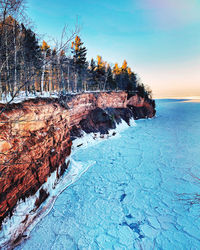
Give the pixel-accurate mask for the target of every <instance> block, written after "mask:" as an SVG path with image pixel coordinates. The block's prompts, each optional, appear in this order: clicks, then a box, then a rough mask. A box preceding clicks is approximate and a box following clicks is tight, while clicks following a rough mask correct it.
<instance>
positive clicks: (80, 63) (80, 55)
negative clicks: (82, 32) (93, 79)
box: [71, 36, 87, 91]
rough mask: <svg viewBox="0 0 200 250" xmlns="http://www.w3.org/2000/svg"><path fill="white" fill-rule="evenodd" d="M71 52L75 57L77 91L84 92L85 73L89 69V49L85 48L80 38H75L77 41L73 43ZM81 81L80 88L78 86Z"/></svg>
mask: <svg viewBox="0 0 200 250" xmlns="http://www.w3.org/2000/svg"><path fill="white" fill-rule="evenodd" d="M71 52H72V55H73V64H74V72H75V77H74V78H75V91H80V90H82V80H83V78H84V71H85V69H86V68H87V63H86V55H87V49H86V47H85V46H83V42H82V41H81V39H80V37H79V36H76V37H75V41H74V42H72V46H71ZM78 81H79V83H80V84H79V86H78Z"/></svg>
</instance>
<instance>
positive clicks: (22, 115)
mask: <svg viewBox="0 0 200 250" xmlns="http://www.w3.org/2000/svg"><path fill="white" fill-rule="evenodd" d="M68 124H69V111H68V110H67V109H65V108H63V107H61V106H60V104H59V103H58V102H56V101H55V100H54V101H52V100H48V99H47V100H42V99H40V100H32V101H27V102H24V103H23V104H20V105H19V104H13V105H12V106H10V107H9V110H7V111H5V112H4V113H2V114H1V123H0V131H1V132H0V152H1V154H0V190H1V196H0V218H1V219H0V221H2V220H3V219H4V218H5V217H6V216H7V215H12V211H13V208H14V207H15V205H16V204H17V201H18V200H19V199H22V200H25V199H26V198H27V197H29V196H30V195H33V194H35V193H36V191H37V190H38V189H39V187H40V186H41V185H42V184H43V183H44V182H46V180H47V178H48V177H49V175H50V174H51V173H52V172H54V171H55V170H57V169H58V167H59V166H61V165H63V164H64V163H65V158H66V157H67V156H68V155H69V154H70V150H71V145H72V142H71V140H70V133H69V128H68Z"/></svg>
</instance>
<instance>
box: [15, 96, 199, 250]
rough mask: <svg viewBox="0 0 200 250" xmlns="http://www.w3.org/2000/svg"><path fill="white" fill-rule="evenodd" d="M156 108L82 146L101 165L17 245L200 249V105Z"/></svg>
mask: <svg viewBox="0 0 200 250" xmlns="http://www.w3.org/2000/svg"><path fill="white" fill-rule="evenodd" d="M157 109H158V112H157V117H156V118H154V119H151V120H141V121H137V122H136V123H137V126H136V127H130V128H128V129H127V130H125V131H124V132H122V133H121V136H120V137H117V138H116V139H115V140H104V141H102V142H101V143H98V144H96V145H93V146H91V147H87V148H84V147H83V148H80V149H79V150H78V151H77V152H75V153H74V154H73V159H74V160H75V161H81V162H87V161H89V160H90V161H91V160H92V161H95V162H96V163H95V164H94V165H93V166H92V167H90V168H89V169H88V170H87V172H85V174H84V175H83V176H82V177H81V178H80V179H78V181H76V182H75V183H74V184H72V185H71V186H69V187H68V188H67V189H65V190H64V192H63V193H62V194H61V195H60V196H59V197H58V199H57V200H56V202H55V204H54V207H53V209H52V210H51V212H50V213H49V214H48V215H47V216H46V217H45V218H44V219H43V220H41V221H40V222H39V223H38V224H37V226H36V227H35V228H34V230H33V231H32V233H31V235H30V239H29V240H27V241H26V242H24V243H23V244H22V245H21V246H19V247H18V248H17V249H23V250H26V249H27V250H28V249H34V250H36V249H45V250H46V249H56V250H58V249H70V250H71V249H92V250H93V249H120V250H121V249H145V250H148V249H169V250H173V249H199V246H200V217H199V215H200V206H199V204H194V205H192V202H193V201H194V200H195V197H198V196H195V194H199V193H200V181H199V180H198V177H200V154H199V152H200V129H199V128H200V104H198V103H184V102H180V101H173V102H171V101H169V102H168V101H162V100H161V101H158V107H157ZM195 177H197V178H195Z"/></svg>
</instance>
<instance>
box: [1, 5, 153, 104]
mask: <svg viewBox="0 0 200 250" xmlns="http://www.w3.org/2000/svg"><path fill="white" fill-rule="evenodd" d="M12 1H13V0H3V2H4V3H9V2H10V3H11V2H12ZM14 2H16V3H18V4H19V5H17V6H16V9H15V10H14V11H13V12H11V11H7V12H6V13H5V6H4V11H3V10H2V9H3V8H2V9H1V13H3V14H2V15H1V16H0V18H1V20H0V21H1V22H0V100H1V99H3V98H4V99H5V98H6V97H7V96H11V97H12V98H13V99H14V97H16V96H17V95H19V94H20V93H24V94H25V95H26V96H28V95H30V94H32V95H37V94H40V95H41V94H42V95H43V94H45V93H57V94H60V95H61V94H62V95H64V94H67V93H77V92H86V91H110V90H126V91H128V92H129V93H136V92H138V93H139V94H140V95H141V96H144V97H148V96H150V95H151V91H150V90H149V89H147V88H145V86H144V85H143V84H141V83H140V82H139V81H138V78H137V75H136V74H135V73H134V72H133V71H132V70H131V68H130V67H128V65H127V61H126V60H124V62H123V63H122V65H121V66H119V65H118V64H117V63H116V64H115V65H114V66H113V67H111V66H110V65H109V63H107V62H105V61H104V60H103V59H102V57H101V56H99V55H98V56H97V58H96V60H95V59H91V60H90V61H88V60H87V49H86V47H85V46H84V43H83V41H82V40H81V38H80V36H78V34H77V32H74V33H73V34H71V36H70V37H68V38H67V41H62V43H61V45H60V46H56V47H54V48H52V47H51V46H50V45H49V44H48V43H47V42H46V41H43V42H42V44H40V43H39V41H38V37H37V35H36V34H35V33H34V32H33V30H32V29H30V28H27V27H25V25H24V24H23V23H20V22H18V21H17V18H14V17H15V15H14V14H16V13H17V12H18V11H19V6H21V5H20V4H21V3H22V0H21V1H19V0H14ZM1 7H2V6H1ZM11 7H12V6H11ZM7 9H8V8H7ZM10 13H12V14H13V13H14V14H13V15H10ZM62 39H64V38H62ZM69 44H70V49H68V47H69ZM69 51H70V53H69Z"/></svg>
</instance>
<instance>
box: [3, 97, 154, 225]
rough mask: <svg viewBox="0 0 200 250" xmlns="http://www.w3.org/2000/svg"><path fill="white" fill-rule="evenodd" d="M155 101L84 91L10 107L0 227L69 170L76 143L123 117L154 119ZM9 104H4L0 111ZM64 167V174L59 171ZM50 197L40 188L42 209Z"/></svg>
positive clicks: (6, 120)
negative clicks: (20, 204) (54, 174)
mask: <svg viewBox="0 0 200 250" xmlns="http://www.w3.org/2000/svg"><path fill="white" fill-rule="evenodd" d="M154 107H155V103H153V101H151V100H144V98H140V97H138V96H137V95H136V96H132V97H130V98H129V99H127V93H126V92H110V93H105V92H100V93H84V94H77V95H73V96H66V97H64V98H62V99H48V98H47V99H35V100H29V101H25V102H23V103H20V104H12V105H9V106H8V107H7V108H6V110H5V111H4V112H3V113H2V114H1V115H0V192H1V196H0V224H1V222H2V221H3V220H4V219H5V218H6V217H7V216H8V215H10V216H11V215H12V212H13V209H14V208H15V206H16V204H17V202H18V201H19V200H20V199H22V200H25V199H26V198H27V197H29V196H31V195H33V194H35V193H36V192H37V191H38V190H39V188H40V187H41V186H42V184H44V183H45V182H46V181H47V179H48V177H49V176H50V175H51V173H52V172H55V171H57V178H59V176H60V175H61V173H62V174H63V173H64V171H65V169H66V167H67V166H66V164H65V159H66V157H67V156H69V155H70V152H71V145H72V142H71V141H72V140H71V139H74V138H76V137H80V136H81V134H82V133H81V131H82V130H83V131H85V132H86V133H90V132H100V133H102V134H105V133H108V130H109V129H110V128H115V127H116V123H119V122H120V121H121V119H123V120H125V121H126V122H127V123H128V124H129V121H130V119H131V117H134V118H135V119H139V118H144V117H153V116H154V115H155V108H154ZM3 108H4V105H0V110H1V109H3ZM59 167H61V168H60V169H61V171H58V168H59ZM47 196H48V192H46V191H44V190H42V189H40V196H39V198H38V199H37V200H36V201H35V207H36V208H38V207H39V205H40V204H41V202H43V201H44V200H45V199H46V198H47Z"/></svg>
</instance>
